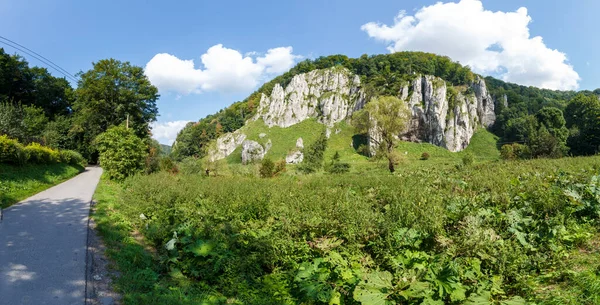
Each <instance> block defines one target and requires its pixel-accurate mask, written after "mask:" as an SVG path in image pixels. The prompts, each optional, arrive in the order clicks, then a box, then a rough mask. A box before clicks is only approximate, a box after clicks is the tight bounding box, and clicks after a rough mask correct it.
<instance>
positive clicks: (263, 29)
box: [0, 0, 600, 145]
mask: <svg viewBox="0 0 600 305" xmlns="http://www.w3.org/2000/svg"><path fill="white" fill-rule="evenodd" d="M598 11H600V1H597V0H578V1H569V2H565V1H561V0H544V1H542V0H538V1H533V0H520V1H517V0H503V1H500V0H453V1H448V0H446V1H435V0H434V1H416V0H404V1H397V0H396V1H378V0H371V1H368V2H365V1H359V0H303V1H292V0H290V1H242V0H240V1H228V0H221V1H191V0H190V1H187V0H181V1H149V0H147V1H141V0H128V1H113V0H105V1H75V0H44V1H42V0H11V1H7V0H0V36H3V37H6V38H8V39H11V40H13V41H15V42H17V43H19V44H21V45H24V46H26V47H27V48H29V49H31V50H33V51H35V52H37V53H39V54H41V55H43V56H44V57H46V58H48V59H50V60H52V61H53V62H54V63H56V64H58V65H59V66H60V67H62V68H64V69H65V70H67V71H68V72H70V73H71V74H76V73H78V72H80V71H87V70H89V69H91V68H92V63H93V62H95V61H98V60H100V59H105V58H115V59H118V60H121V61H128V62H131V63H132V64H134V65H138V66H140V67H143V68H144V69H145V72H146V75H147V76H148V78H149V79H150V81H151V82H152V83H153V84H154V85H155V86H157V87H158V88H159V92H160V95H161V97H160V99H159V101H158V108H159V118H158V121H157V122H156V123H155V124H153V136H154V137H155V138H156V139H157V140H159V141H160V142H161V143H163V144H168V145H170V144H172V142H173V140H174V139H175V137H176V136H177V132H178V131H179V130H180V129H181V128H183V126H185V124H186V123H187V122H189V121H197V120H199V119H201V118H203V117H205V116H206V115H209V114H212V113H215V112H217V111H218V110H219V109H223V108H225V107H227V106H229V105H230V104H232V103H233V102H236V101H240V100H243V99H244V98H245V97H247V96H248V95H249V94H250V93H252V92H253V91H254V90H256V89H257V88H258V87H259V86H260V85H261V84H262V83H264V82H265V81H268V80H270V79H272V78H273V77H275V76H277V75H279V74H281V73H283V72H285V71H287V70H288V69H289V68H291V67H292V66H293V65H294V64H295V63H297V62H298V61H300V60H303V59H312V58H316V57H319V56H327V55H331V54H344V55H347V56H349V57H359V56H360V55H362V54H370V55H371V54H383V53H390V52H397V51H405V50H408V51H426V52H433V53H437V54H442V55H447V56H450V57H451V58H452V59H453V60H455V61H459V62H461V63H462V64H465V65H469V66H471V68H472V69H473V70H474V71H475V72H477V73H480V74H483V75H492V76H495V77H497V78H500V79H503V80H506V81H510V82H514V83H518V84H522V85H531V86H537V87H542V88H550V89H561V90H583V89H590V90H593V89H595V88H598V87H600V56H599V55H597V54H600V52H598V50H599V49H600V39H597V36H598V30H599V29H600V26H599V25H598V23H597V22H596V21H595V20H596V18H597V12H598ZM0 47H4V48H5V50H6V51H7V52H9V53H17V54H20V55H23V56H24V57H25V58H26V59H27V60H28V61H29V62H30V64H31V65H36V66H44V64H43V63H41V62H39V61H37V60H36V59H34V58H31V57H29V56H27V55H25V54H23V53H22V52H20V51H18V50H16V49H13V48H11V47H9V46H6V45H2V44H0ZM49 70H50V72H51V73H53V74H54V75H55V76H59V77H62V75H61V74H60V73H58V72H56V71H53V70H51V69H49ZM73 85H74V86H76V84H73Z"/></svg>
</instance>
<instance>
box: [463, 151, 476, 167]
mask: <svg viewBox="0 0 600 305" xmlns="http://www.w3.org/2000/svg"><path fill="white" fill-rule="evenodd" d="M474 161H475V157H473V154H472V153H466V154H465V155H464V156H463V157H462V163H463V165H464V166H469V165H471V164H473V162H474Z"/></svg>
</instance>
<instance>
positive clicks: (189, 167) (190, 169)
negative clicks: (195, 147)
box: [178, 157, 205, 175]
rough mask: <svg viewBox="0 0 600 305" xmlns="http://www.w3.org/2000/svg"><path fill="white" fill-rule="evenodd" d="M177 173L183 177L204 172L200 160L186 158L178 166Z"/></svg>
mask: <svg viewBox="0 0 600 305" xmlns="http://www.w3.org/2000/svg"><path fill="white" fill-rule="evenodd" d="M178 167H179V171H180V172H181V173H182V174H184V175H197V174H202V173H204V172H205V168H204V167H203V166H202V162H201V161H200V159H198V158H196V157H187V158H185V159H183V160H182V161H181V162H179V164H178Z"/></svg>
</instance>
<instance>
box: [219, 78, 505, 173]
mask: <svg viewBox="0 0 600 305" xmlns="http://www.w3.org/2000/svg"><path fill="white" fill-rule="evenodd" d="M411 77H413V80H412V81H410V82H406V84H404V86H402V87H401V89H400V92H398V97H399V98H401V99H402V100H404V101H406V102H407V103H408V105H409V107H410V110H411V114H412V115H411V120H410V122H409V124H408V127H407V130H406V131H405V132H403V133H402V134H401V135H398V137H399V138H402V139H404V140H408V141H416V142H429V143H432V144H434V145H438V146H441V147H444V148H447V149H448V150H451V151H460V150H463V149H464V148H466V147H467V146H468V145H469V142H470V141H471V137H472V136H473V134H474V132H475V130H476V129H477V128H478V127H479V126H482V127H489V126H491V125H492V124H493V123H494V121H495V120H496V115H495V112H494V111H495V101H494V100H493V98H492V97H491V95H490V93H489V92H488V91H487V87H486V84H485V81H484V80H483V79H482V78H480V77H477V78H476V79H475V81H473V83H472V84H470V85H469V86H458V87H455V86H448V85H447V84H446V82H445V81H444V80H443V79H441V78H438V77H434V76H429V75H412V76H411ZM498 102H499V103H504V104H506V98H504V100H501V101H498ZM365 103H366V96H365V93H364V91H363V89H362V88H361V82H360V77H358V76H357V75H354V74H352V73H351V72H350V71H349V70H347V69H346V68H342V67H334V68H330V69H325V70H314V71H311V72H308V73H304V74H299V75H296V76H294V77H293V78H292V80H291V81H290V83H289V84H288V85H287V86H285V88H284V87H282V86H281V85H279V84H276V85H275V87H274V88H273V90H272V92H271V93H270V95H265V94H262V95H261V100H260V105H259V107H258V109H257V114H256V115H255V116H254V117H253V118H252V119H253V120H259V119H260V120H262V121H264V123H265V124H266V125H267V126H269V127H273V126H278V127H284V128H285V127H289V126H292V125H294V124H297V123H300V122H302V121H304V120H306V119H309V118H316V119H317V120H318V121H319V122H321V123H323V124H325V125H327V136H328V137H329V136H330V135H331V132H332V128H333V127H334V126H333V125H334V124H335V123H338V122H341V121H343V120H346V119H348V118H350V116H351V115H352V114H353V113H354V112H355V111H358V110H360V109H362V108H363V107H364V105H365ZM335 133H338V130H337V129H336V130H335ZM266 136H267V135H266V134H264V133H263V134H260V135H259V138H260V139H263V138H265V137H266ZM369 136H370V137H371V138H372V139H376V137H377V135H376V134H374V133H373V132H371V133H370V134H369ZM245 140H246V136H245V135H244V134H242V133H241V132H240V131H236V132H234V133H233V134H227V135H224V136H222V137H220V138H219V139H218V140H217V141H216V148H215V149H213V150H211V152H210V159H211V160H218V159H222V158H225V157H226V156H227V155H229V154H231V153H232V152H233V151H234V150H235V149H236V148H237V147H239V146H240V145H242V143H244V145H242V146H243V147H242V159H243V160H242V161H243V162H244V163H247V162H252V161H255V160H260V159H262V158H263V157H264V154H265V153H266V151H267V150H268V148H266V147H263V146H262V145H260V144H259V143H258V142H255V141H245ZM257 140H258V139H257ZM299 140H300V139H299ZM269 141H270V140H269ZM371 142H373V141H371ZM259 146H260V147H259ZM371 146H372V143H371ZM261 149H262V150H261ZM302 158H303V155H302V153H301V148H300V149H299V148H298V147H297V148H296V149H295V150H293V151H291V152H290V154H288V156H286V161H287V162H288V163H296V162H301V160H302Z"/></svg>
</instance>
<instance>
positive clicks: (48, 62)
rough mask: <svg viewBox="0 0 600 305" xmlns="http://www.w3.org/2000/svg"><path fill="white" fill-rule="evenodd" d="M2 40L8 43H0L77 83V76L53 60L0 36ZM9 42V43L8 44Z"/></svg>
mask: <svg viewBox="0 0 600 305" xmlns="http://www.w3.org/2000/svg"><path fill="white" fill-rule="evenodd" d="M0 39H3V40H6V41H1V40H0V43H3V44H5V45H7V46H9V47H12V48H15V49H17V50H19V51H21V52H23V53H25V54H27V55H29V56H31V57H33V58H35V59H37V60H39V61H41V62H42V63H44V64H46V65H48V66H49V67H50V68H52V69H54V70H56V71H57V72H59V73H60V74H63V75H64V76H66V77H68V78H69V79H71V80H72V81H74V82H77V78H76V77H75V76H73V75H72V74H71V73H69V72H68V71H67V70H65V69H63V68H61V67H60V66H59V65H57V64H55V63H53V62H52V61H51V60H49V59H47V58H46V57H44V56H42V55H40V54H38V53H36V52H35V51H32V50H30V49H29V48H27V47H25V46H23V45H20V44H18V43H16V42H14V41H12V40H10V39H8V38H5V37H2V36H0ZM7 41H8V42H7Z"/></svg>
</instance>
